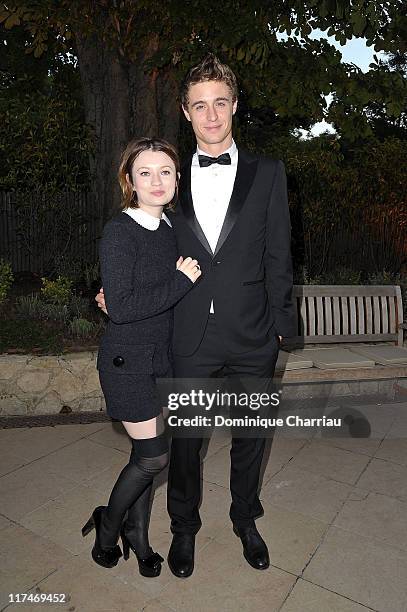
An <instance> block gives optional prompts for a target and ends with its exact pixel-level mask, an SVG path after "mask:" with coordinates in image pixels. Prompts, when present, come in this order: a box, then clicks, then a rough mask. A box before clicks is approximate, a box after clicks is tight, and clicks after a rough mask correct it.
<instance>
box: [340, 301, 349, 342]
mask: <svg viewBox="0 0 407 612" xmlns="http://www.w3.org/2000/svg"><path fill="white" fill-rule="evenodd" d="M340 300H341V310H342V333H343V334H349V324H348V317H349V310H348V298H347V297H341V298H340Z"/></svg>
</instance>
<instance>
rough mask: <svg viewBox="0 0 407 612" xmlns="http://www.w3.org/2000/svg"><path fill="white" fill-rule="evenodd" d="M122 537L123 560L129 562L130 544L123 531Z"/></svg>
mask: <svg viewBox="0 0 407 612" xmlns="http://www.w3.org/2000/svg"><path fill="white" fill-rule="evenodd" d="M120 537H121V539H122V546H123V559H124V560H125V561H127V560H128V558H129V556H130V543H129V541H128V539H127V538H126V536H125V534H124V533H123V530H122V532H121V534H120Z"/></svg>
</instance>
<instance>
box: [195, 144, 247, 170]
mask: <svg viewBox="0 0 407 612" xmlns="http://www.w3.org/2000/svg"><path fill="white" fill-rule="evenodd" d="M223 153H229V155H230V163H231V165H232V166H234V165H236V164H237V146H236V143H235V141H234V140H233V139H232V144H231V145H230V147H229V148H228V149H226V150H225V151H222V153H221V154H220V155H222V154H223ZM198 155H209V153H206V152H205V151H202V149H200V148H199V147H198V145H197V147H196V152H195V153H194V155H193V157H192V165H193V166H199V159H198Z"/></svg>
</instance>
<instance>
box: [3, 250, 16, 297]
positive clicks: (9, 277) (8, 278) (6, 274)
mask: <svg viewBox="0 0 407 612" xmlns="http://www.w3.org/2000/svg"><path fill="white" fill-rule="evenodd" d="M13 280H14V276H13V272H12V269H11V264H10V263H9V262H8V261H5V260H4V259H0V304H2V303H3V302H4V300H5V299H6V297H7V294H8V291H9V289H10V287H11V285H12V284H13Z"/></svg>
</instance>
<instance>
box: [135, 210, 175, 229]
mask: <svg viewBox="0 0 407 612" xmlns="http://www.w3.org/2000/svg"><path fill="white" fill-rule="evenodd" d="M123 212H125V213H127V214H128V215H129V217H131V218H132V219H134V221H135V222H136V223H138V224H139V225H141V226H142V227H144V228H145V229H148V230H152V231H154V230H157V229H158V228H159V227H160V221H161V219H163V220H164V221H165V222H166V223H167V224H168V225H169V226H170V227H172V225H171V221H170V220H169V218H168V217H167V215H166V214H165V213H162V215H161V219H159V218H158V217H153V215H150V214H149V213H148V212H146V211H145V210H143V209H142V208H125V209H124V210H123Z"/></svg>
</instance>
